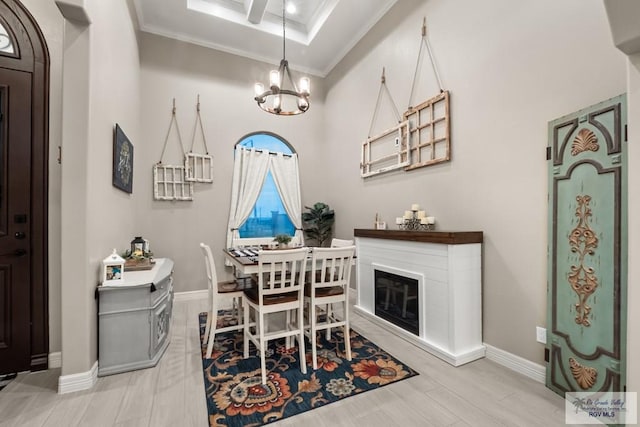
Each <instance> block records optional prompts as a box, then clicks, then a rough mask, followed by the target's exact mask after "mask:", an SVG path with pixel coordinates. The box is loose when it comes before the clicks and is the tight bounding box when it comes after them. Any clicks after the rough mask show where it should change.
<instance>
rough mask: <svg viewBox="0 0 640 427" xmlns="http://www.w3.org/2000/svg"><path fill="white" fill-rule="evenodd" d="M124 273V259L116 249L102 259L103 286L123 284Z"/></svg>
mask: <svg viewBox="0 0 640 427" xmlns="http://www.w3.org/2000/svg"><path fill="white" fill-rule="evenodd" d="M123 274H124V259H123V258H122V257H121V256H120V255H118V253H117V252H116V250H115V249H114V250H113V253H112V254H111V255H109V256H108V257H106V258H105V259H103V260H102V286H110V285H118V284H122V282H123V280H122V275H123Z"/></svg>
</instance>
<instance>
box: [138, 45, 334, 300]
mask: <svg viewBox="0 0 640 427" xmlns="http://www.w3.org/2000/svg"><path fill="white" fill-rule="evenodd" d="M140 56H141V67H142V75H141V77H142V79H141V94H142V97H141V99H142V103H141V126H142V127H141V132H140V136H139V138H137V140H136V141H134V144H136V147H140V150H141V151H143V152H144V153H145V154H144V158H141V157H138V159H140V161H139V162H138V163H136V168H137V171H136V177H135V180H136V181H135V183H134V187H135V188H134V196H135V200H136V204H137V210H138V211H139V212H141V213H142V218H141V222H140V224H139V227H137V229H136V235H138V236H140V235H141V236H143V237H145V238H147V239H149V241H150V244H151V249H152V251H153V252H154V255H155V256H156V257H169V258H172V259H173V260H174V262H175V276H174V277H175V285H174V286H175V289H176V291H178V292H180V291H192V290H203V289H206V287H207V285H206V277H205V271H204V263H203V260H202V257H201V253H200V249H199V247H198V244H199V243H200V242H205V243H207V244H209V245H210V246H211V247H212V249H213V254H214V257H215V263H216V269H217V271H218V276H219V280H223V279H224V277H225V276H226V275H230V274H231V270H230V269H229V268H227V269H224V267H223V256H222V248H224V246H225V239H226V229H227V223H228V217H229V204H230V199H231V197H230V194H231V180H232V171H233V150H234V146H235V144H236V143H237V142H238V141H239V140H240V139H241V138H242V137H243V136H245V135H247V134H249V133H252V132H256V131H268V132H273V133H276V134H278V135H280V136H281V137H283V138H284V139H285V140H287V141H288V142H289V143H290V144H291V145H292V146H293V147H294V149H295V150H296V151H297V152H298V154H299V156H300V173H301V176H300V181H301V191H302V200H303V203H306V204H308V203H313V202H314V201H315V199H313V198H312V197H313V195H314V194H316V193H317V191H318V190H317V188H319V187H322V186H323V185H324V180H323V177H324V175H325V173H326V170H327V169H328V168H327V167H325V165H323V164H322V162H321V161H320V160H321V159H322V158H323V157H322V154H323V147H322V146H323V141H324V137H323V136H324V116H323V104H322V98H323V90H322V85H321V83H320V82H319V81H318V80H317V79H312V81H311V87H312V98H311V107H310V109H309V111H308V112H307V113H306V114H304V115H301V116H294V117H279V116H274V115H271V114H266V113H264V112H263V111H262V110H260V109H259V108H258V106H257V105H256V103H255V101H253V85H254V83H255V82H256V81H265V79H266V78H267V76H268V72H269V70H270V69H272V68H276V65H273V64H272V65H269V64H265V63H260V62H256V61H253V60H249V59H246V58H240V57H237V56H234V55H230V54H227V53H222V52H216V51H212V50H210V49H206V48H203V47H199V46H195V45H190V44H187V43H184V42H179V41H175V40H170V39H167V38H164V37H160V36H155V35H150V34H146V33H143V34H141V35H140ZM293 72H294V74H295V75H298V74H297V73H296V72H295V70H294V71H293ZM198 94H199V95H200V104H201V117H202V121H203V126H204V132H205V137H206V140H207V146H208V148H209V153H210V154H211V155H212V156H213V167H214V172H213V173H214V180H213V181H214V182H213V184H204V183H200V184H196V185H195V192H194V200H193V201H191V202H184V201H182V202H172V201H154V200H153V181H152V168H153V165H154V164H155V163H157V162H158V161H159V160H160V156H161V153H162V147H163V144H164V141H165V137H166V135H167V131H168V129H169V123H170V120H171V108H172V99H173V98H175V100H176V109H177V110H176V118H177V123H178V127H179V129H180V134H181V136H182V142H183V144H184V146H185V149H188V147H190V146H191V140H192V136H193V132H194V126H195V120H196V102H197V96H198ZM179 147H180V145H179V142H178V137H177V132H176V129H175V126H174V127H173V128H172V130H171V134H170V136H169V140H168V143H167V149H166V152H165V154H164V157H163V159H162V161H163V163H164V164H169V165H170V164H182V161H183V160H182V154H181V152H180V148H179ZM194 152H199V153H203V152H204V148H203V143H202V139H201V134H200V133H198V134H197V139H196V144H195V147H194ZM310 195H311V196H310ZM310 197H311V199H310Z"/></svg>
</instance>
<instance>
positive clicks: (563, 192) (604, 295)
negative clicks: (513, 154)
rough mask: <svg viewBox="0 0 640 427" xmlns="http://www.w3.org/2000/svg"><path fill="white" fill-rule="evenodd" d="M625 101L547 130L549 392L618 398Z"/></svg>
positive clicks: (622, 346)
mask: <svg viewBox="0 0 640 427" xmlns="http://www.w3.org/2000/svg"><path fill="white" fill-rule="evenodd" d="M626 120H627V107H626V96H625V95H621V96H619V97H616V98H612V99H609V100H607V101H605V102H602V103H600V104H597V105H594V106H592V107H589V108H586V109H583V110H580V111H578V112H576V113H574V114H571V115H568V116H565V117H562V118H560V119H558V120H554V121H552V122H550V123H549V147H548V149H547V150H548V156H547V157H548V161H549V177H548V180H549V233H548V242H549V243H548V244H549V261H548V283H547V296H548V306H547V331H548V335H547V349H548V351H549V361H548V365H547V373H546V383H547V387H549V388H550V389H552V390H554V391H555V392H556V393H558V394H561V395H564V393H565V392H569V391H624V388H625V384H626V380H625V372H626V361H625V357H626V354H625V352H626V318H627V317H626V293H627V289H626V286H627V284H626V281H627V241H626V237H627V178H626V176H627V172H626V167H627V166H626V164H627V161H626V145H627V143H626Z"/></svg>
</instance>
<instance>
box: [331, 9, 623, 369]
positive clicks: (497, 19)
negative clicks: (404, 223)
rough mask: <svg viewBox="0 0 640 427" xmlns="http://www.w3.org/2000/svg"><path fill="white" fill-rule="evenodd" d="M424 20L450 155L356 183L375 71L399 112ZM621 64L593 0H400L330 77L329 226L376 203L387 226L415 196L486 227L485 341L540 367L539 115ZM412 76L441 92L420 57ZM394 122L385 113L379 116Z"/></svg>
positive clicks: (348, 226) (613, 88)
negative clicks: (446, 94)
mask: <svg viewBox="0 0 640 427" xmlns="http://www.w3.org/2000/svg"><path fill="white" fill-rule="evenodd" d="M577 11H579V13H577ZM425 16H426V17H427V25H428V35H429V42H430V45H431V47H432V50H433V53H434V57H435V60H436V63H437V66H438V70H439V73H440V76H441V78H442V82H443V85H444V88H445V89H448V90H450V91H451V122H452V132H451V135H452V143H451V144H452V160H451V162H448V163H445V164H441V165H438V166H434V167H428V168H422V169H419V170H416V171H412V172H394V173H389V174H387V175H380V176H377V177H374V178H369V179H366V180H363V179H361V178H360V176H359V169H358V162H359V159H360V146H361V145H360V144H361V142H362V141H363V140H364V139H365V138H366V136H367V134H368V130H369V125H370V122H371V118H372V114H373V110H374V106H375V102H376V96H377V94H378V88H379V85H380V83H379V81H380V80H379V78H380V77H379V76H380V72H381V69H382V67H383V66H385V67H386V77H387V86H388V87H389V89H390V91H391V93H392V95H393V96H394V98H395V102H396V105H397V106H398V108H399V109H400V110H401V111H404V110H405V109H406V108H407V105H408V100H409V93H410V89H411V82H412V78H413V73H414V70H415V66H416V65H415V64H416V59H417V55H418V48H419V42H420V28H421V24H422V19H423V17H425ZM625 74H626V71H625V57H624V55H623V54H621V53H620V52H619V51H618V50H617V49H615V47H614V46H613V45H612V42H611V36H610V34H609V28H608V23H607V17H606V14H605V10H604V7H603V5H602V2H601V1H599V0H588V1H584V0H565V1H562V2H557V1H553V0H542V1H528V2H513V1H510V0H488V1H483V2H473V1H469V0H447V1H444V0H433V1H418V0H412V1H409V0H407V1H402V2H398V3H396V5H395V6H394V7H393V8H392V9H391V11H390V12H389V13H388V14H387V15H386V16H385V17H384V18H383V19H382V20H381V21H380V22H379V23H378V24H377V25H376V26H375V27H374V28H373V30H372V31H371V32H370V33H369V34H367V35H366V36H365V38H364V39H363V40H362V41H361V42H360V43H359V44H358V45H357V46H356V48H355V49H354V50H353V51H352V52H350V53H349V54H348V55H347V57H346V58H345V59H344V60H343V61H342V62H341V63H340V64H339V65H338V66H337V67H336V69H334V71H333V72H332V73H331V74H330V75H329V77H328V79H327V82H326V85H327V101H326V129H327V130H326V132H327V138H326V149H327V150H328V152H330V153H340V155H339V156H338V155H334V156H332V163H333V164H332V167H331V169H330V173H329V174H328V175H327V180H328V185H327V187H326V188H327V189H333V188H338V187H339V188H340V189H341V191H329V190H328V191H326V193H325V194H326V196H324V197H325V198H326V201H327V202H328V203H329V204H331V205H332V206H333V207H334V208H335V209H336V212H337V215H338V217H339V218H340V220H339V221H338V222H337V234H338V235H340V236H342V237H349V236H351V235H352V233H353V230H352V229H353V228H370V227H371V225H372V222H373V218H374V216H375V214H376V212H378V213H380V214H381V216H382V219H383V220H386V221H387V223H390V224H394V218H395V217H397V216H400V215H401V213H402V212H403V211H404V210H405V209H408V208H409V206H410V205H411V204H412V203H419V204H420V205H421V206H423V207H424V208H426V210H427V213H428V214H429V215H433V216H435V217H436V218H437V229H439V230H458V231H461V230H481V231H483V232H484V236H485V241H484V254H483V255H484V263H483V268H484V271H483V294H484V295H483V304H484V311H483V333H484V340H485V341H486V342H487V343H489V344H491V345H493V346H495V347H498V348H500V349H503V350H505V351H508V352H510V353H513V354H516V355H519V356H521V357H524V358H526V359H529V360H531V361H534V362H537V363H540V364H542V363H544V362H543V355H544V348H543V345H542V344H538V343H536V341H535V338H536V335H535V327H536V325H541V326H544V325H545V323H546V321H545V318H546V307H547V304H546V269H547V237H546V236H547V162H546V161H545V147H546V145H547V123H548V122H549V121H551V120H553V119H555V118H558V117H560V116H563V115H565V114H568V113H571V112H573V111H576V110H578V109H580V108H583V107H586V106H588V105H591V104H594V103H597V102H599V101H602V100H604V99H607V98H609V97H612V96H616V95H619V94H621V93H623V92H625V91H626V81H625ZM421 76H422V79H421V81H420V85H419V88H418V90H417V91H416V93H417V96H416V98H414V99H416V100H417V101H421V100H424V99H426V98H428V97H429V96H432V95H435V94H436V93H437V92H438V90H437V86H436V83H435V80H434V78H433V73H432V71H431V67H430V65H429V62H428V60H427V58H426V57H425V60H424V62H423V65H422V67H421ZM414 104H415V102H414ZM355 111H358V114H354V113H353V112H355ZM394 123H395V122H394V121H393V117H392V115H391V114H388V111H387V113H383V112H381V114H380V115H379V118H378V123H377V126H378V129H384V128H387V127H391V126H392V125H393V124H394ZM373 133H375V132H373Z"/></svg>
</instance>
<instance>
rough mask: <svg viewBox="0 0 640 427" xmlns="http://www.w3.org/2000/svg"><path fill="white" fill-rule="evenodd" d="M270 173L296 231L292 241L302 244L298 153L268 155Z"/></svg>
mask: <svg viewBox="0 0 640 427" xmlns="http://www.w3.org/2000/svg"><path fill="white" fill-rule="evenodd" d="M270 163H271V174H272V175H273V180H274V181H275V183H276V187H277V188H278V192H279V193H280V197H281V198H282V203H283V204H284V208H285V210H286V211H287V215H289V218H290V219H291V222H292V223H293V225H294V227H295V228H296V232H295V234H294V236H293V240H294V241H298V242H300V244H302V245H304V236H303V234H302V200H301V198H300V176H299V173H298V155H297V154H292V155H291V156H285V155H283V154H282V153H278V154H277V155H272V156H270Z"/></svg>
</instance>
